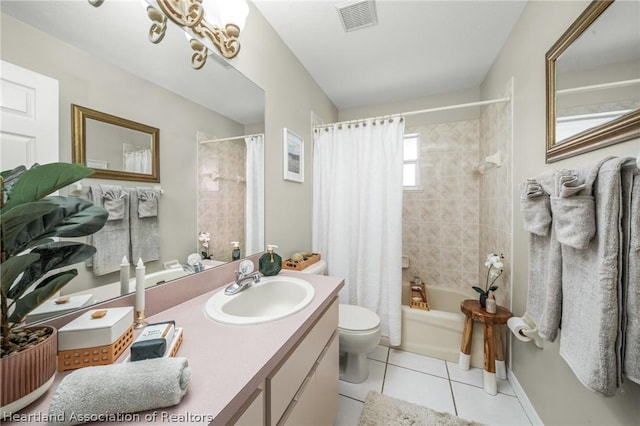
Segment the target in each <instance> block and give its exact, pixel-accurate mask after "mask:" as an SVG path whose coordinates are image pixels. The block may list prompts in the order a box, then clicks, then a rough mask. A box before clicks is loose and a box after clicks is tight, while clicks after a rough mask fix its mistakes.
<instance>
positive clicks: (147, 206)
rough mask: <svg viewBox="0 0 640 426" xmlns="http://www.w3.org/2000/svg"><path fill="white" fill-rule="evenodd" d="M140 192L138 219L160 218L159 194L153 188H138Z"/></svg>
mask: <svg viewBox="0 0 640 426" xmlns="http://www.w3.org/2000/svg"><path fill="white" fill-rule="evenodd" d="M136 190H137V192H138V217H139V218H140V219H143V218H145V217H156V216H158V192H157V191H156V190H155V189H153V188H136Z"/></svg>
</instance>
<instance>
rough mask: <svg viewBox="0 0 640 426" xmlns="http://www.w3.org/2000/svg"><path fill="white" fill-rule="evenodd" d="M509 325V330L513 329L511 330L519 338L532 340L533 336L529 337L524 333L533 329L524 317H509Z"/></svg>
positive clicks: (526, 340)
mask: <svg viewBox="0 0 640 426" xmlns="http://www.w3.org/2000/svg"><path fill="white" fill-rule="evenodd" d="M507 327H509V330H511V332H512V333H513V334H514V335H515V336H516V337H517V338H518V340H521V341H523V342H530V341H531V337H528V336H526V335H525V334H523V333H522V332H523V331H531V326H530V325H529V324H527V322H526V321H525V320H523V319H522V318H520V317H511V318H509V319H508V320H507Z"/></svg>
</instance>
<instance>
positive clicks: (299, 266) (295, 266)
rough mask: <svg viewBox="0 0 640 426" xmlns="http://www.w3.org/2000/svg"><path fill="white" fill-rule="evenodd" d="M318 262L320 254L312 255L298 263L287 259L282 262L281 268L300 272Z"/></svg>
mask: <svg viewBox="0 0 640 426" xmlns="http://www.w3.org/2000/svg"><path fill="white" fill-rule="evenodd" d="M319 260H320V254H319V253H313V254H311V256H309V257H308V258H307V259H305V260H300V261H298V262H296V261H295V260H291V259H287V260H285V261H284V262H282V268H283V269H289V270H292V271H302V270H303V269H305V268H308V267H309V266H311V265H313V264H314V263H316V262H317V261H319Z"/></svg>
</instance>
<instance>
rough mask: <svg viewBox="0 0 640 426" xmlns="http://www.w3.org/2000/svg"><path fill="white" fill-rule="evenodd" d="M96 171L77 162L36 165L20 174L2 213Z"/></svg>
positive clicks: (36, 199) (39, 198)
mask: <svg viewBox="0 0 640 426" xmlns="http://www.w3.org/2000/svg"><path fill="white" fill-rule="evenodd" d="M93 173H94V171H93V169H90V168H88V167H85V166H83V165H82V164H77V163H50V164H44V165H42V166H34V167H32V168H30V169H29V170H27V171H25V172H24V173H22V174H21V176H19V179H18V180H16V181H15V183H14V184H13V187H12V188H11V191H10V193H9V199H8V200H7V203H6V204H5V206H4V207H3V208H2V214H4V213H5V212H7V211H9V210H11V209H12V208H14V207H16V206H18V205H20V204H24V203H29V202H32V201H38V200H41V199H42V198H44V197H46V196H47V195H49V194H51V193H53V192H55V191H57V190H58V189H61V188H64V187H65V186H67V185H70V184H72V183H73V182H76V181H79V180H80V179H84V178H86V177H89V176H91V175H92V174H93Z"/></svg>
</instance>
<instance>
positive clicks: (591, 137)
mask: <svg viewBox="0 0 640 426" xmlns="http://www.w3.org/2000/svg"><path fill="white" fill-rule="evenodd" d="M545 65H546V78H547V90H546V98H547V143H546V161H547V163H551V162H554V161H559V160H562V159H564V158H568V157H573V156H575V155H579V154H582V153H585V152H589V151H593V150H596V149H600V148H603V147H605V146H608V145H612V144H616V143H620V142H624V141H627V140H630V139H635V138H638V137H640V3H639V2H637V1H633V2H629V1H614V0H596V1H593V2H591V3H590V4H589V6H588V7H587V8H586V9H585V10H584V12H583V13H582V14H581V15H580V16H579V17H578V18H577V19H576V21H575V22H574V23H573V24H572V25H571V26H570V27H569V28H568V29H567V31H565V33H564V34H563V35H562V36H561V37H560V39H559V40H558V41H557V42H556V43H555V44H554V45H553V46H552V47H551V49H550V50H549V51H548V52H547V54H546V56H545Z"/></svg>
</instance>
